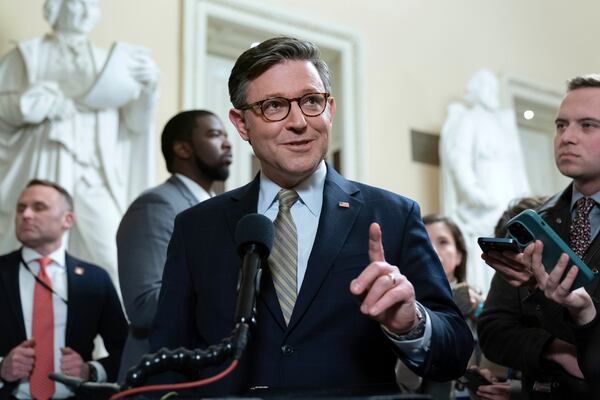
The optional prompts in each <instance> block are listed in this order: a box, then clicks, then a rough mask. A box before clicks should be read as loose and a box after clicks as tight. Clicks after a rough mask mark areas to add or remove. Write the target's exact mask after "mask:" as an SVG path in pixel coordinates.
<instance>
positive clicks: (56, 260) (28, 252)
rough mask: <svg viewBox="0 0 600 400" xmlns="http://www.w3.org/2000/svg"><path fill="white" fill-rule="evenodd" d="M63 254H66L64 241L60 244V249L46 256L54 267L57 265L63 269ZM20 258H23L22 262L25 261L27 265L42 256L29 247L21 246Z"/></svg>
mask: <svg viewBox="0 0 600 400" xmlns="http://www.w3.org/2000/svg"><path fill="white" fill-rule="evenodd" d="M65 252H66V250H65V245H64V240H63V242H62V243H61V244H60V247H59V248H58V249H56V250H54V251H53V252H52V253H50V254H49V255H48V257H50V259H51V260H52V263H53V264H54V265H57V266H59V267H60V268H65V265H66V256H65ZM21 256H22V257H23V261H25V262H26V263H27V264H28V265H29V264H30V263H31V262H32V261H36V260H38V259H40V258H42V255H41V254H40V253H38V252H37V251H35V250H33V249H32V248H31V247H27V246H23V249H22V251H21Z"/></svg>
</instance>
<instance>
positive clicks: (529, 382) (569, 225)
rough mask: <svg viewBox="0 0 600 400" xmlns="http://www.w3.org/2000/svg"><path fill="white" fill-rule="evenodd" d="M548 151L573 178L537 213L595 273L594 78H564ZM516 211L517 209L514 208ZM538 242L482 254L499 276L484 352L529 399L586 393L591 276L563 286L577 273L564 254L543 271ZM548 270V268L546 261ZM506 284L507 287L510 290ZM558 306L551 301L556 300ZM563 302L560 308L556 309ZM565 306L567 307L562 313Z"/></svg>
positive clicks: (593, 294)
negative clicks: (576, 285) (514, 375)
mask: <svg viewBox="0 0 600 400" xmlns="http://www.w3.org/2000/svg"><path fill="white" fill-rule="evenodd" d="M554 156H555V161H556V165H557V167H558V169H559V171H560V172H561V173H562V174H563V175H565V176H568V177H570V178H572V179H573V182H572V183H571V184H570V185H569V186H568V187H567V188H566V189H565V190H564V191H563V192H562V193H558V194H556V195H554V196H553V197H552V198H550V199H549V200H548V201H547V202H545V203H544V204H543V205H542V206H541V207H539V208H538V210H537V211H538V213H539V214H540V215H541V216H542V217H543V218H544V220H545V221H546V223H548V225H550V227H552V228H553V229H554V230H555V231H556V232H557V233H558V235H559V236H560V237H561V238H562V239H563V240H565V242H567V243H569V246H570V247H571V249H573V250H574V251H575V253H577V255H578V256H579V257H580V258H581V259H582V260H583V261H584V262H585V263H586V264H587V265H588V266H589V267H590V268H591V269H592V270H593V271H594V272H597V271H598V266H599V265H600V239H598V231H600V208H599V207H598V203H599V202H600V75H599V74H594V75H586V76H580V77H576V78H573V79H571V80H570V81H569V82H568V87H567V94H566V95H565V97H564V99H563V101H562V103H561V105H560V109H559V111H558V115H557V118H556V135H555V139H554ZM515 214H516V213H515ZM542 254H543V245H542V243H541V242H539V241H537V242H535V243H532V244H531V245H529V246H528V247H527V248H525V250H524V251H523V253H521V254H517V253H511V252H503V253H499V252H489V253H487V254H484V255H483V256H482V258H483V259H484V260H485V261H486V262H487V264H489V265H490V266H491V267H493V268H494V269H495V270H496V271H497V272H498V274H497V275H496V277H495V278H494V280H493V282H492V287H491V289H490V293H489V295H488V301H487V302H486V306H485V308H484V311H483V313H482V315H481V318H480V321H479V325H478V331H479V338H480V341H481V345H482V348H483V351H484V354H485V355H486V356H487V357H488V358H490V359H491V360H492V361H496V362H499V363H501V364H504V365H507V366H509V367H511V368H515V369H520V370H521V371H522V372H523V375H524V382H523V390H524V391H526V392H529V394H530V396H529V397H531V398H534V399H537V398H548V399H561V398H567V396H569V398H592V397H593V394H594V393H595V392H596V390H594V391H592V389H593V388H591V386H592V385H591V382H596V381H598V380H597V379H595V378H597V377H600V376H598V375H599V373H598V370H599V368H598V367H597V366H596V365H594V363H595V360H593V359H592V356H593V355H594V353H595V354H597V352H594V351H593V350H594V349H596V348H598V346H599V344H600V343H595V342H600V341H599V339H596V340H595V341H594V337H596V338H600V334H598V330H599V329H600V323H598V322H597V320H598V318H597V315H596V307H597V306H596V304H597V302H598V294H599V291H598V278H595V279H594V280H593V281H592V282H591V283H590V284H588V285H586V286H585V287H584V288H581V289H577V290H575V291H573V292H571V291H569V289H570V287H571V284H572V283H573V281H574V279H575V275H576V274H577V271H576V269H572V270H571V271H570V272H569V273H568V274H567V275H566V276H565V277H564V278H562V276H563V272H564V271H565V269H566V265H567V258H566V257H565V256H564V255H563V258H561V259H560V261H559V262H558V264H557V265H556V267H555V268H554V270H553V271H552V272H551V273H550V274H548V273H546V271H545V269H544V266H543V265H542V262H541V259H542ZM547 267H554V266H547ZM511 286H512V287H514V288H512V289H511ZM557 303H558V304H557ZM561 305H562V307H561ZM565 310H567V311H568V312H565Z"/></svg>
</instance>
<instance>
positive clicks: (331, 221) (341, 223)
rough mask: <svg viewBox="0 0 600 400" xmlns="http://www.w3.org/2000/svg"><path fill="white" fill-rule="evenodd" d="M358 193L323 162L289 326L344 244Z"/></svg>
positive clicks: (358, 203) (299, 315)
mask: <svg viewBox="0 0 600 400" xmlns="http://www.w3.org/2000/svg"><path fill="white" fill-rule="evenodd" d="M358 193H359V189H358V188H357V187H356V186H355V185H354V184H353V183H351V182H350V181H348V180H346V179H345V178H343V177H342V176H341V175H339V174H338V173H337V172H335V170H333V168H331V167H330V166H329V165H328V166H327V178H326V179H325V187H324V189H323V208H322V209H321V216H320V217H319V227H318V229H317V235H316V237H315V242H314V244H313V248H312V251H311V253H310V258H309V260H308V266H307V269H306V274H305V275H304V281H303V282H302V286H301V288H300V292H299V293H298V298H297V300H296V304H295V306H294V311H293V313H292V317H291V320H290V324H289V330H291V329H293V328H294V327H295V326H296V325H297V324H298V321H299V320H300V319H301V318H302V316H303V315H304V313H305V312H306V310H307V309H308V307H309V306H310V304H311V302H312V301H313V299H314V297H315V296H316V294H317V292H318V291H319V288H320V287H321V284H322V283H323V280H324V279H325V277H326V276H327V273H328V272H329V270H330V268H331V266H332V265H333V263H334V261H335V258H336V257H337V255H338V254H339V252H340V250H341V249H342V247H343V246H344V243H345V242H346V238H347V237H348V235H349V234H350V231H351V229H352V226H353V225H354V221H355V220H356V217H357V216H358V214H359V212H360V209H361V207H362V205H363V202H362V200H361V199H360V198H359V196H357V195H358ZM346 206H347V207H346Z"/></svg>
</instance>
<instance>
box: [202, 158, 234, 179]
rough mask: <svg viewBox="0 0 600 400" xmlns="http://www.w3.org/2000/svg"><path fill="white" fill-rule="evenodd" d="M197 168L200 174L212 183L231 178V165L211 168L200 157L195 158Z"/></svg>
mask: <svg viewBox="0 0 600 400" xmlns="http://www.w3.org/2000/svg"><path fill="white" fill-rule="evenodd" d="M195 159H196V167H198V170H199V171H200V173H201V174H202V175H204V176H206V177H207V178H208V179H210V180H212V181H224V180H226V179H227V178H228V177H229V165H226V164H221V165H219V166H210V165H208V164H206V163H205V162H204V161H202V160H201V159H200V158H199V157H195Z"/></svg>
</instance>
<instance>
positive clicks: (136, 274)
mask: <svg viewBox="0 0 600 400" xmlns="http://www.w3.org/2000/svg"><path fill="white" fill-rule="evenodd" d="M175 215H176V212H175V209H174V208H173V206H172V205H171V204H170V203H169V202H168V201H167V200H165V199H164V198H161V197H160V196H157V195H155V194H148V195H145V196H142V197H140V198H139V199H138V200H136V201H135V202H134V203H133V204H132V205H131V207H130V208H129V210H127V213H126V214H125V216H124V217H123V220H122V221H121V225H120V226H119V230H118V232H117V253H118V260H119V280H120V284H121V294H122V296H123V302H124V304H125V310H126V311H127V315H128V317H129V320H130V321H131V323H132V324H133V325H134V326H135V327H136V328H144V329H150V327H151V325H152V320H153V319H154V314H155V313H156V306H157V304H158V294H159V292H160V286H161V282H162V274H163V268H164V265H165V260H166V257H167V246H168V244H169V239H170V238H171V233H172V232H173V224H174V219H175Z"/></svg>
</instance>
